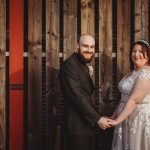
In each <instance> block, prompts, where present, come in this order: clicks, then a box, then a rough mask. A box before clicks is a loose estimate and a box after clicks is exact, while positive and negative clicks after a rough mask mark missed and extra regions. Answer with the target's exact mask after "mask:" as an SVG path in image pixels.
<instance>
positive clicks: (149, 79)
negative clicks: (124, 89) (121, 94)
mask: <svg viewBox="0 0 150 150" xmlns="http://www.w3.org/2000/svg"><path fill="white" fill-rule="evenodd" d="M149 92H150V70H146V69H145V70H141V71H140V72H139V73H138V74H137V77H136V79H135V84H134V87H133V89H132V92H131V96H130V97H132V98H133V99H135V100H136V101H137V102H141V101H142V100H143V98H144V97H145V96H146V95H147V94H148V93H149Z"/></svg>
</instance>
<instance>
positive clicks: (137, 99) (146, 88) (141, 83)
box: [111, 79, 150, 125]
mask: <svg viewBox="0 0 150 150" xmlns="http://www.w3.org/2000/svg"><path fill="white" fill-rule="evenodd" d="M148 92H150V81H149V80H145V79H139V80H137V82H136V83H135V86H134V88H133V90H132V92H131V95H130V97H129V99H128V101H127V103H126V105H125V107H124V109H123V111H122V112H121V113H120V115H119V116H118V117H117V118H116V119H115V121H114V122H112V123H111V124H112V125H117V124H119V123H120V122H122V121H124V120H125V119H126V118H127V117H128V116H129V115H130V114H131V113H132V112H133V111H134V110H135V108H136V107H137V106H138V104H139V103H141V102H142V101H143V98H144V97H145V96H146V95H147V93H148Z"/></svg>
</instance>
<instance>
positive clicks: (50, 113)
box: [46, 0, 61, 150]
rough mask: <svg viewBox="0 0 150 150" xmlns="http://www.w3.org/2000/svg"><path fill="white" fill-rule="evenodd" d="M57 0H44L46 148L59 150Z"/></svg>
mask: <svg viewBox="0 0 150 150" xmlns="http://www.w3.org/2000/svg"><path fill="white" fill-rule="evenodd" d="M59 15H60V14H59V0H51V1H49V0H46V83H47V87H46V88H47V95H46V100H47V109H48V110H47V126H48V129H47V131H48V133H47V149H53V150H60V149H61V147H60V138H61V134H60V130H61V129H60V126H58V124H57V121H58V120H56V118H58V113H57V112H58V97H59V92H58V91H59V86H58V77H57V76H58V69H59V65H60V61H59V51H60V48H59V45H60V44H59V40H60V39H59V38H60V37H59V24H60V23H59V17H60V16H59Z"/></svg>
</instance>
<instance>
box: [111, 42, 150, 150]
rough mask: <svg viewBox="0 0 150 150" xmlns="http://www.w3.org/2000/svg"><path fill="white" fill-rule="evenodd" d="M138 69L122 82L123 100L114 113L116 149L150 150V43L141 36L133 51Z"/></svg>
mask: <svg viewBox="0 0 150 150" xmlns="http://www.w3.org/2000/svg"><path fill="white" fill-rule="evenodd" d="M130 58H131V63H133V65H134V69H133V70H132V72H130V73H129V74H128V75H126V76H125V77H124V78H123V79H122V80H121V81H120V83H119V90H120V92H121V100H120V103H119V105H118V107H117V109H116V110H115V112H114V113H113V115H112V117H111V118H113V119H114V120H112V121H110V125H111V126H116V127H115V131H114V137H113V142H112V150H150V45H149V43H148V42H147V41H146V40H138V41H137V42H135V43H134V45H133V47H132V48H131V51H130Z"/></svg>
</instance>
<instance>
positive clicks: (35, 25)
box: [28, 0, 42, 150]
mask: <svg viewBox="0 0 150 150" xmlns="http://www.w3.org/2000/svg"><path fill="white" fill-rule="evenodd" d="M41 7H42V1H41V0H34V1H28V41H29V42H28V52H29V53H28V54H29V57H28V68H29V70H28V93H29V97H28V118H29V120H28V123H29V124H28V126H29V150H41V149H42V148H41V142H42V140H41V84H42V81H41V79H42V8H41Z"/></svg>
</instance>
